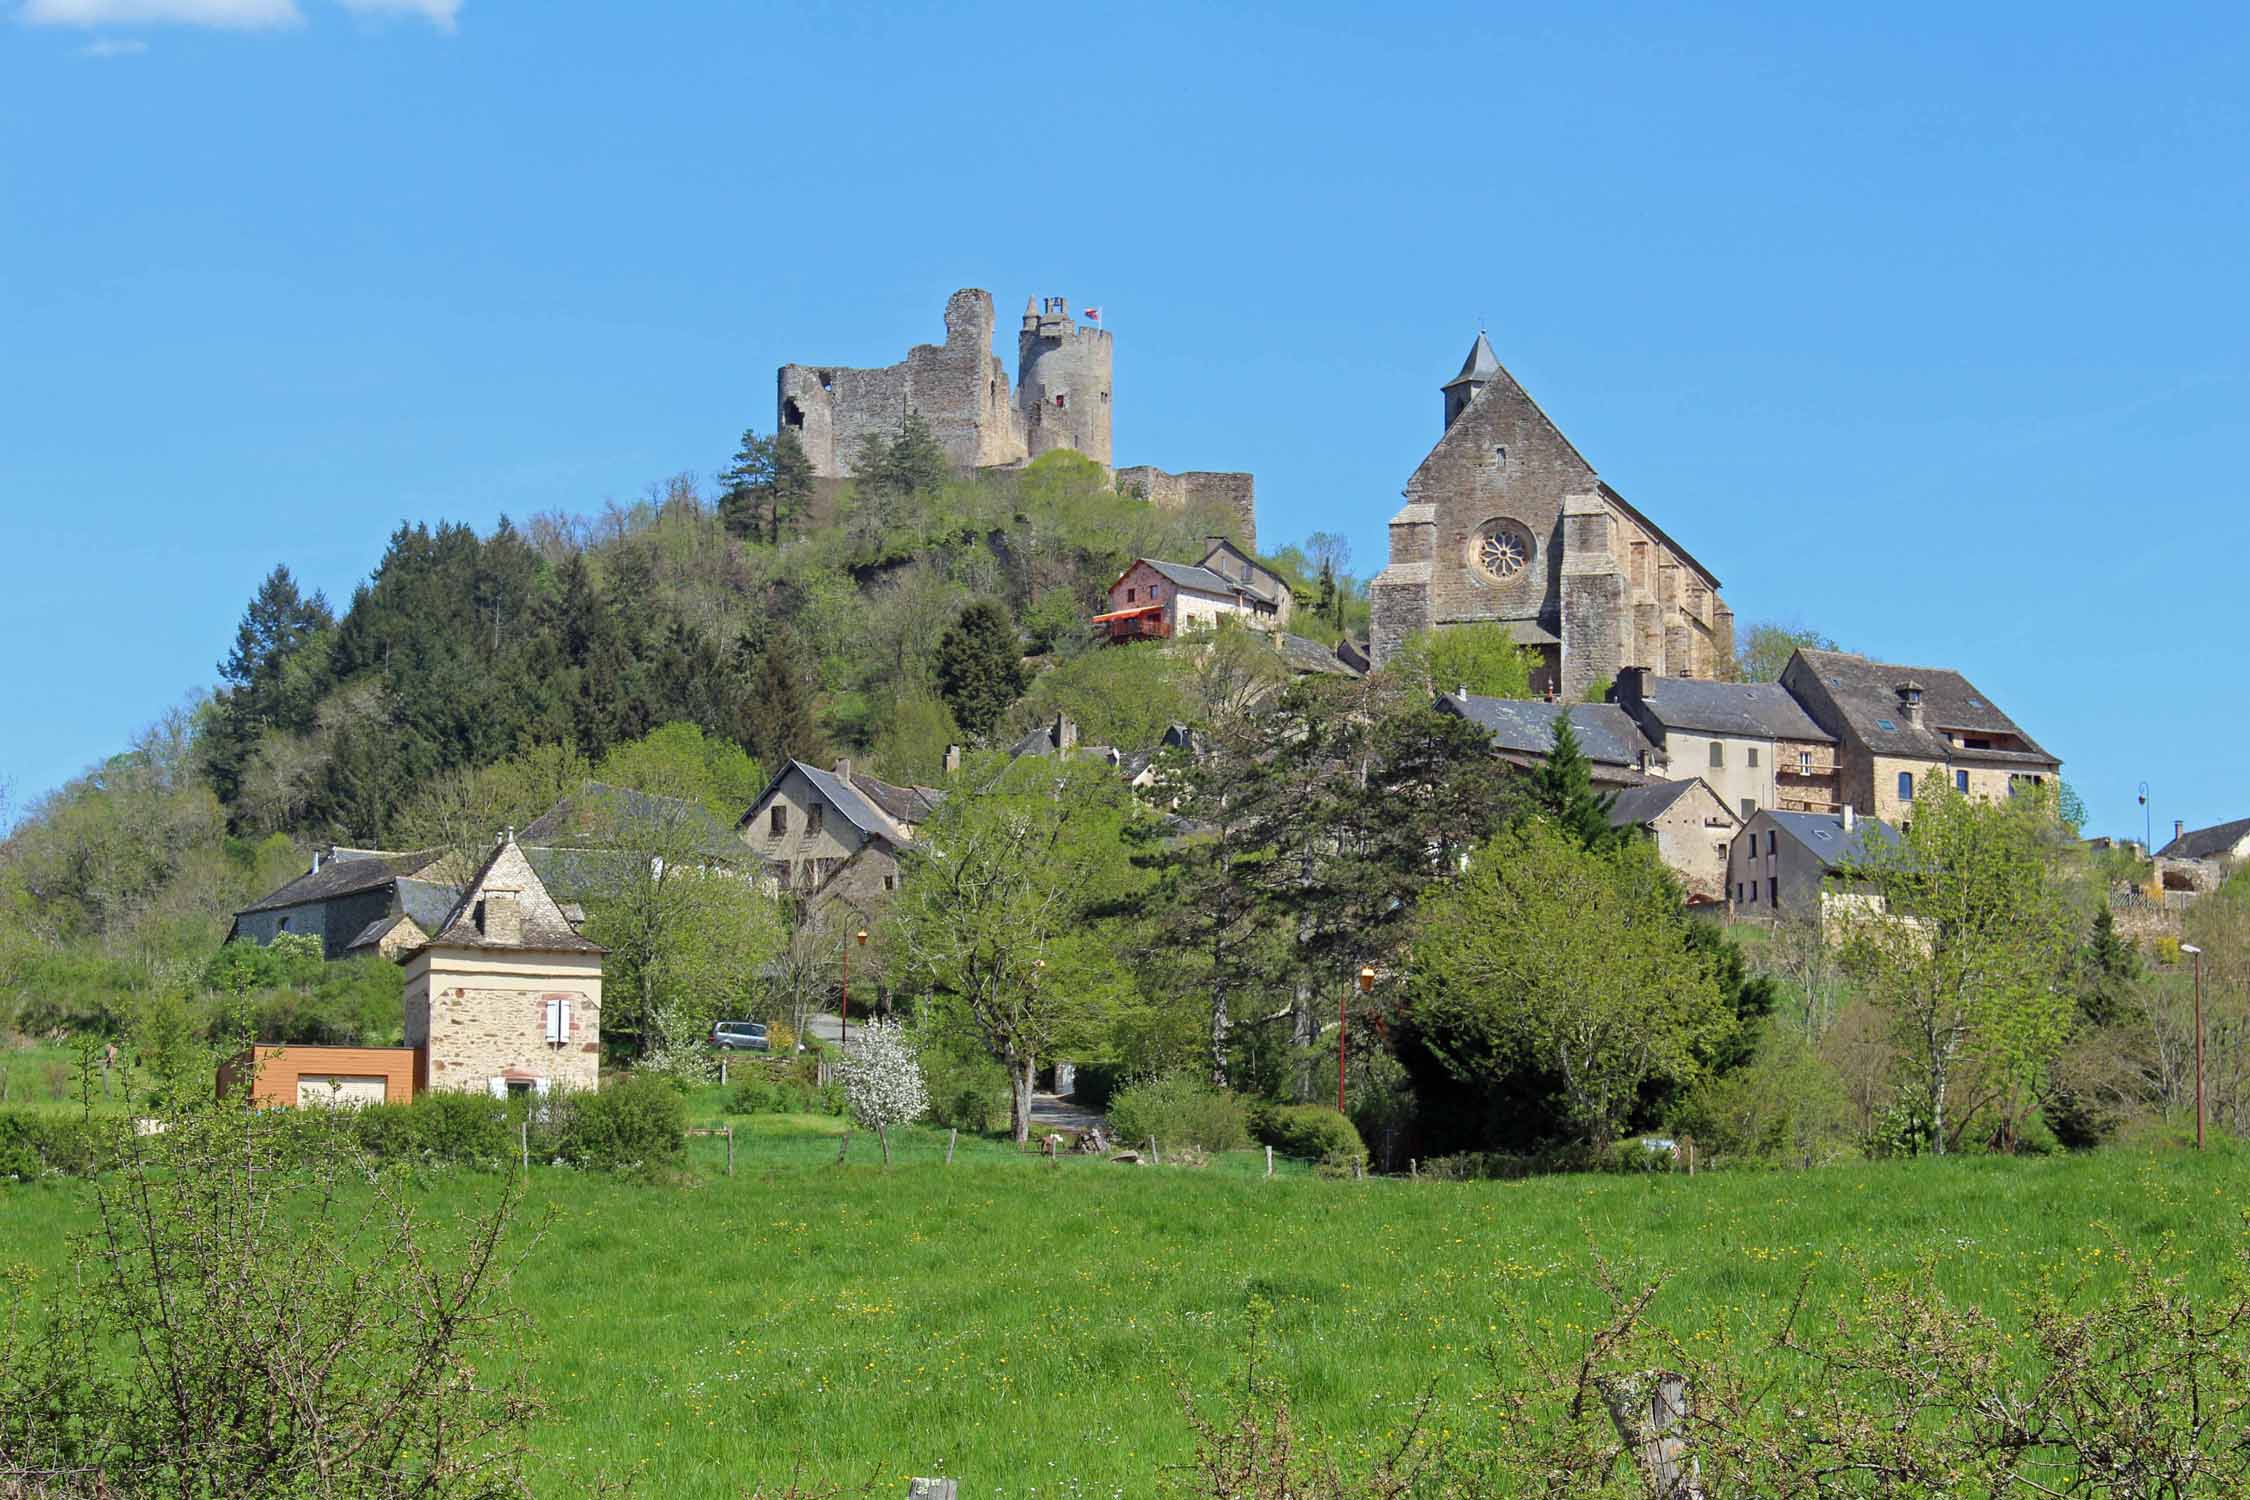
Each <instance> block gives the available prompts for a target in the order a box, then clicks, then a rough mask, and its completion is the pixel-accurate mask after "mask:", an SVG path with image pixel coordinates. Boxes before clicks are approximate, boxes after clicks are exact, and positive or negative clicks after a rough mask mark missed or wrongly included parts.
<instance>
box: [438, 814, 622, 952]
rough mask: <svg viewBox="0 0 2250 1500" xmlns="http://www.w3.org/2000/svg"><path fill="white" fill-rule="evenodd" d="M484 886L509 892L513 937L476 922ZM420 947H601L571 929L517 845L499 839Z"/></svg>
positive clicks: (548, 949) (546, 949) (597, 949)
mask: <svg viewBox="0 0 2250 1500" xmlns="http://www.w3.org/2000/svg"><path fill="white" fill-rule="evenodd" d="M488 891H507V892H510V893H512V894H513V895H514V896H515V899H516V904H517V907H518V909H519V911H520V912H521V933H520V936H519V937H518V938H517V940H516V941H513V942H501V941H499V940H497V939H494V938H491V937H488V936H486V934H485V932H484V930H483V929H482V928H480V927H479V926H478V925H477V903H478V902H479V901H480V900H483V899H485V897H486V893H487V892H488ZM421 948H485V949H506V950H519V949H530V950H535V951H539V952H547V953H599V952H601V951H602V949H601V948H600V947H599V946H597V945H596V944H593V943H590V942H588V941H586V939H584V938H582V937H580V936H579V935H578V931H577V929H576V928H574V927H572V926H571V925H570V922H569V920H568V919H567V918H565V917H564V916H563V914H562V908H560V907H559V906H557V905H556V904H555V898H554V897H552V896H550V895H549V894H547V887H546V884H545V883H544V882H543V881H541V880H540V878H539V873H538V871H536V870H534V869H533V868H532V867H531V861H530V859H529V858H528V857H526V856H525V854H524V851H523V850H522V848H521V847H520V846H518V845H517V844H515V843H513V842H507V841H504V842H502V843H501V844H500V845H499V846H498V847H497V848H495V849H494V850H493V851H492V854H491V856H490V857H489V858H488V859H486V860H485V862H484V866H483V868H481V869H479V870H478V871H477V873H476V875H475V876H474V878H472V879H471V880H470V881H469V883H468V886H467V888H466V889H465V890H463V891H462V892H461V899H460V900H458V901H456V902H454V903H453V909H452V910H451V911H449V912H447V913H446V916H445V920H444V921H443V922H442V923H441V924H440V925H439V927H438V930H437V932H436V933H435V935H434V936H432V937H431V938H430V940H429V941H428V942H427V943H424V944H421V945H419V947H417V948H416V949H415V951H416V952H419V951H421Z"/></svg>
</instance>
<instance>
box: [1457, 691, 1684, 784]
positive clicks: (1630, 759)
mask: <svg viewBox="0 0 2250 1500" xmlns="http://www.w3.org/2000/svg"><path fill="white" fill-rule="evenodd" d="M1437 708H1438V711H1439V712H1440V713H1449V714H1454V715H1456V716H1458V717H1460V718H1463V719H1467V720H1468V721H1469V722H1470V723H1472V724H1474V725H1476V726H1477V727H1478V728H1479V729H1482V730H1483V731H1484V732H1485V733H1486V734H1487V735H1488V736H1490V738H1491V740H1492V752H1493V754H1494V756H1495V757H1497V758H1498V759H1500V760H1502V761H1505V762H1506V763H1508V764H1509V765H1512V766H1515V767H1517V768H1518V769H1529V768H1530V767H1532V766H1536V765H1540V764H1543V763H1544V762H1545V761H1546V759H1547V757H1548V755H1549V754H1550V753H1551V752H1552V751H1553V750H1554V747H1555V721H1556V720H1557V719H1560V718H1563V717H1565V716H1567V717H1568V718H1569V720H1570V727H1571V732H1572V733H1573V734H1575V735H1576V736H1577V739H1578V748H1579V749H1580V750H1581V751H1582V752H1584V754H1585V756H1586V759H1587V761H1588V762H1590V767H1589V769H1590V772H1591V775H1592V779H1593V782H1594V784H1595V785H1596V786H1599V787H1605V788H1617V787H1628V786H1641V785H1644V784H1646V783H1647V782H1649V781H1651V780H1653V779H1654V778H1653V777H1652V776H1651V775H1650V774H1649V772H1650V767H1651V766H1652V765H1653V764H1654V762H1655V759H1656V747H1655V746H1654V745H1652V744H1650V743H1649V739H1648V736H1646V735H1645V734H1643V733H1642V732H1641V729H1640V726H1639V725H1637V724H1635V723H1634V722H1633V720H1632V718H1631V716H1629V715H1628V714H1627V713H1626V712H1625V711H1624V710H1623V709H1621V708H1619V707H1618V706H1617V705H1616V704H1614V703H1554V702H1539V701H1530V702H1526V701H1523V700H1519V699H1515V698H1486V697H1481V696H1479V695H1477V694H1474V693H1446V694H1443V695H1441V696H1440V697H1439V698H1438V700H1437Z"/></svg>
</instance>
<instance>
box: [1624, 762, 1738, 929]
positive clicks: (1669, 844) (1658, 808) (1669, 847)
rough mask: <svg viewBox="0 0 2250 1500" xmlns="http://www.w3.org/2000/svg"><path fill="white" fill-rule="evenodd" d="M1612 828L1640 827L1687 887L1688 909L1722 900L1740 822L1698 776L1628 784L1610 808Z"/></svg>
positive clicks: (1666, 864) (1707, 783) (1731, 810)
mask: <svg viewBox="0 0 2250 1500" xmlns="http://www.w3.org/2000/svg"><path fill="white" fill-rule="evenodd" d="M1609 824H1610V827H1612V828H1639V829H1642V830H1644V831H1646V832H1647V834H1648V835H1649V837H1650V838H1652V839H1654V840H1655V841H1656V853H1657V857H1658V858H1660V859H1662V860H1663V861H1664V864H1665V866H1666V868H1668V869H1670V870H1671V871H1672V872H1673V873H1674V874H1676V875H1678V876H1679V877H1680V880H1681V882H1682V883H1683V884H1685V885H1686V887H1687V896H1688V903H1689V904H1690V905H1691V906H1700V905H1716V904H1718V903H1720V902H1723V901H1724V900H1726V898H1727V852H1728V850H1729V848H1730V846H1731V845H1732V844H1733V843H1734V840H1735V838H1736V836H1737V835H1738V834H1740V833H1741V831H1742V820H1741V819H1740V818H1738V817H1736V816H1735V814H1734V811H1733V809H1731V808H1730V807H1728V806H1727V804H1726V802H1725V800H1724V799H1723V798H1721V797H1720V796H1719V794H1718V793H1717V792H1715V791H1713V790H1712V789H1711V784H1710V783H1709V782H1707V781H1704V780H1703V779H1702V778H1701V777H1696V776H1690V777H1688V778H1686V779H1685V780H1682V781H1652V782H1650V783H1649V784H1648V785H1646V786H1629V787H1625V788H1622V789H1621V790H1620V791H1619V792H1618V793H1617V800H1616V801H1614V802H1612V803H1611V804H1610V808H1609Z"/></svg>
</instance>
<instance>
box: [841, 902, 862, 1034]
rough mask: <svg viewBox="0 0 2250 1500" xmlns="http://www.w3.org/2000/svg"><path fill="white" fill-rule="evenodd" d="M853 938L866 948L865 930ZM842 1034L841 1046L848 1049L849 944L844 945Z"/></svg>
mask: <svg viewBox="0 0 2250 1500" xmlns="http://www.w3.org/2000/svg"><path fill="white" fill-rule="evenodd" d="M853 936H854V938H855V939H856V940H857V941H858V943H859V946H860V947H862V948H864V947H866V946H867V929H866V928H864V927H862V928H861V929H860V930H859V931H858V932H857V933H855V934H853ZM843 1033H844V1036H843V1045H845V1046H847V1047H848V1046H850V1045H851V1040H852V945H851V944H850V943H846V944H844V1008H843Z"/></svg>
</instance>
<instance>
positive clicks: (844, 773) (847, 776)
mask: <svg viewBox="0 0 2250 1500" xmlns="http://www.w3.org/2000/svg"><path fill="white" fill-rule="evenodd" d="M836 779H837V780H838V781H841V782H843V783H844V784H845V785H846V786H849V785H851V780H852V761H851V757H850V756H848V755H847V756H845V757H844V758H843V759H842V760H840V761H838V762H836Z"/></svg>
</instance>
